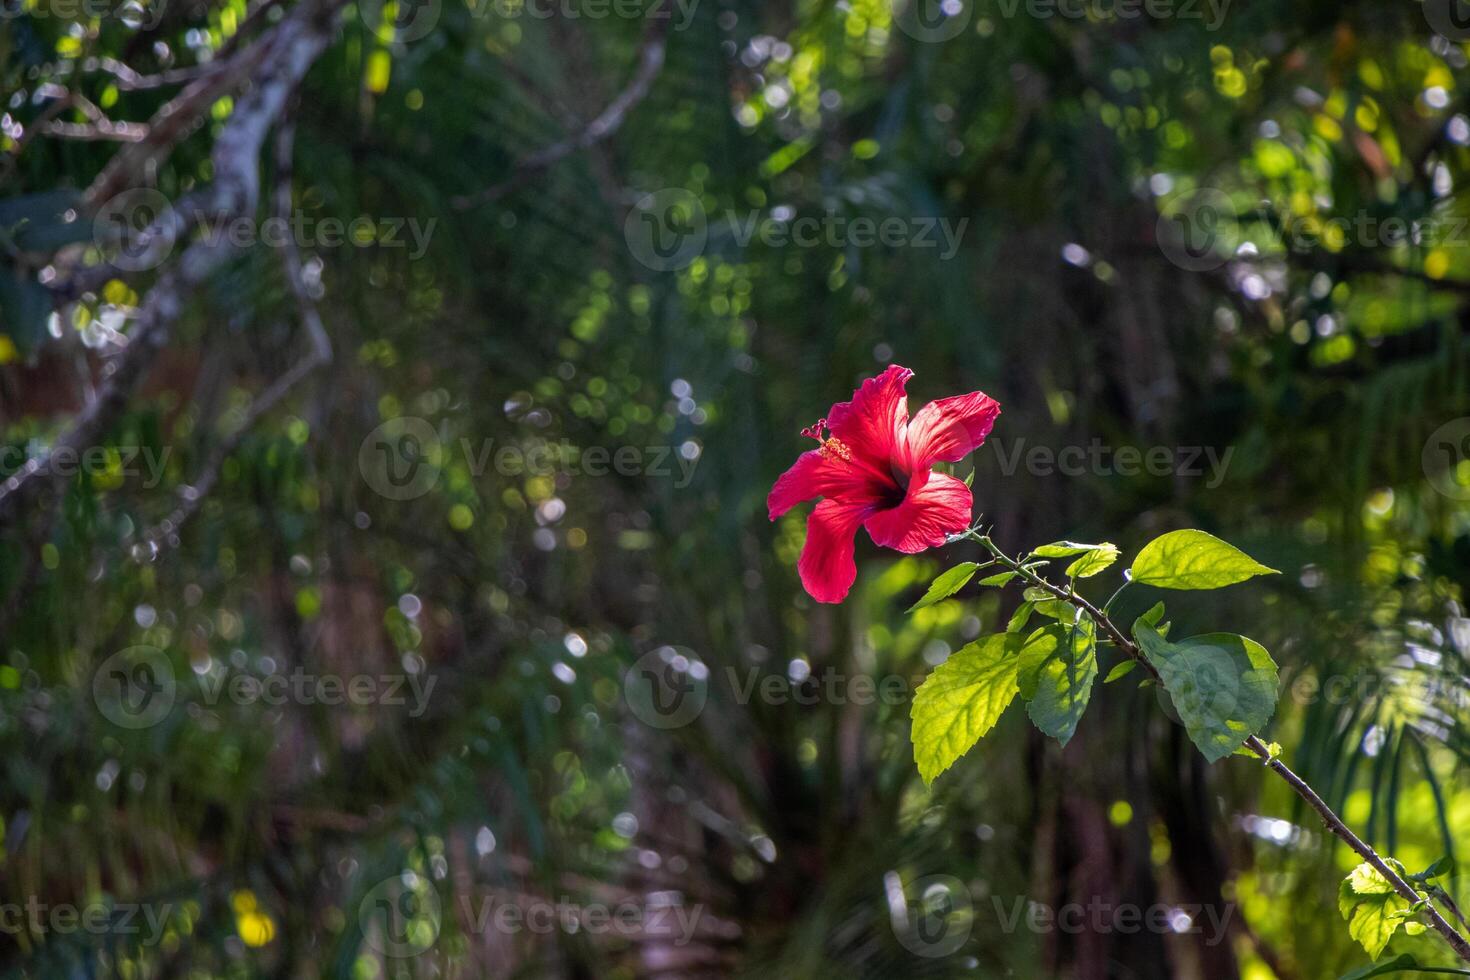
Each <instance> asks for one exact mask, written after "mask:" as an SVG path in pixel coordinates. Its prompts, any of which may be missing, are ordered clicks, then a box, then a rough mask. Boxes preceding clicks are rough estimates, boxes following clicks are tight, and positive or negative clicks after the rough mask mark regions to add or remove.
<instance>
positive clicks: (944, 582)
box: [909, 561, 980, 612]
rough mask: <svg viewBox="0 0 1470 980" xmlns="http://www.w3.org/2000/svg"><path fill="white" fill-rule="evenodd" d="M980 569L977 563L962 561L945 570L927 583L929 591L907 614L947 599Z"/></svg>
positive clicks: (910, 607)
mask: <svg viewBox="0 0 1470 980" xmlns="http://www.w3.org/2000/svg"><path fill="white" fill-rule="evenodd" d="M979 567H980V564H979V562H973V561H962V562H960V563H959V564H958V565H956V566H954V567H953V568H949V569H945V570H944V571H943V572H940V573H939V575H938V576H936V577H935V579H934V581H933V582H930V583H929V591H927V592H925V593H924V598H922V599H920V600H919V601H918V602H916V603H914V604H913V605H912V606H909V612H914V611H915V610H917V609H923V608H925V607H926V606H932V605H934V603H936V602H939V601H941V600H944V599H948V598H949V597H950V596H952V595H954V594H955V593H956V592H958V591H959V590H960V589H962V588H964V587H965V583H966V582H968V581H970V579H972V578H974V577H975V571H976V569H978V568H979Z"/></svg>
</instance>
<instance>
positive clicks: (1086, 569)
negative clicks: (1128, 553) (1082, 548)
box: [1067, 543, 1118, 578]
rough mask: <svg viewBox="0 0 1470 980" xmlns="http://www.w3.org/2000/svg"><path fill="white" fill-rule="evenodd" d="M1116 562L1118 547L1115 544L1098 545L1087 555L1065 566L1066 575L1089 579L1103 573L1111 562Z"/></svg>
mask: <svg viewBox="0 0 1470 980" xmlns="http://www.w3.org/2000/svg"><path fill="white" fill-rule="evenodd" d="M1117 560H1118V546H1117V545H1115V544H1107V543H1104V544H1100V545H1098V546H1097V547H1096V548H1093V549H1092V550H1091V551H1089V552H1087V554H1085V555H1083V556H1082V557H1081V558H1078V559H1077V560H1076V561H1074V562H1072V564H1070V565H1068V566H1067V574H1068V575H1070V576H1071V577H1072V578H1091V577H1092V576H1094V575H1096V574H1097V573H1098V572H1101V571H1103V570H1104V569H1106V568H1107V567H1108V566H1109V565H1111V564H1112V563H1113V562H1115V561H1117Z"/></svg>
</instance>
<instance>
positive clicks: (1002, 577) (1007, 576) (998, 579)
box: [975, 572, 1016, 585]
mask: <svg viewBox="0 0 1470 980" xmlns="http://www.w3.org/2000/svg"><path fill="white" fill-rule="evenodd" d="M1015 577H1016V573H1015V572H1001V573H1000V574H998V575H990V576H987V577H985V578H982V579H981V580H980V581H978V582H976V583H975V584H976V585H1005V584H1006V583H1007V582H1009V581H1010V580H1011V579H1013V578H1015Z"/></svg>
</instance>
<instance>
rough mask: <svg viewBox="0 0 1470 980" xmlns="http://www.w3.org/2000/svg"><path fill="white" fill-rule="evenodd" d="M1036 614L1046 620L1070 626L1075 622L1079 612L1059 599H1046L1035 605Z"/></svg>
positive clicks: (1068, 603)
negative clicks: (1053, 620)
mask: <svg viewBox="0 0 1470 980" xmlns="http://www.w3.org/2000/svg"><path fill="white" fill-rule="evenodd" d="M1036 612H1037V614H1038V615H1041V616H1045V617H1047V618H1048V619H1055V620H1056V621H1057V622H1059V623H1063V624H1065V625H1067V626H1070V625H1072V624H1073V623H1075V622H1076V621H1077V615H1078V613H1079V610H1078V609H1077V607H1076V606H1074V605H1072V604H1071V603H1070V602H1063V601H1062V600H1060V599H1047V600H1045V601H1044V602H1038V603H1036Z"/></svg>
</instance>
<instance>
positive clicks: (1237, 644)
mask: <svg viewBox="0 0 1470 980" xmlns="http://www.w3.org/2000/svg"><path fill="white" fill-rule="evenodd" d="M1133 638H1134V639H1135V640H1137V641H1138V645H1139V646H1140V647H1142V648H1143V653H1144V656H1146V657H1147V658H1148V661H1149V663H1151V664H1153V665H1154V668H1155V669H1156V670H1158V672H1159V677H1160V679H1161V681H1162V682H1163V685H1164V688H1165V689H1166V690H1167V691H1168V692H1169V697H1170V699H1171V700H1172V701H1173V702H1174V707H1175V709H1176V710H1177V711H1178V712H1179V717H1180V719H1181V720H1182V721H1183V722H1184V727H1185V729H1186V730H1187V731H1188V732H1189V738H1190V741H1192V742H1194V744H1195V745H1196V746H1197V747H1198V748H1199V750H1200V751H1201V752H1202V753H1204V756H1205V758H1206V759H1208V760H1209V761H1210V762H1215V761H1218V760H1220V759H1223V758H1225V756H1227V755H1230V754H1231V753H1232V752H1234V751H1235V750H1236V749H1237V748H1238V747H1239V746H1240V743H1242V742H1244V741H1245V740H1246V739H1247V738H1249V737H1250V736H1251V735H1253V734H1255V733H1256V732H1257V731H1259V730H1260V729H1262V728H1264V727H1265V725H1266V723H1267V722H1269V721H1270V720H1271V715H1272V714H1273V713H1275V710H1276V688H1277V684H1278V679H1277V675H1276V664H1275V662H1274V661H1272V659H1271V655H1270V654H1268V653H1267V652H1266V649H1265V647H1263V646H1261V645H1260V644H1259V643H1257V642H1255V641H1254V640H1251V639H1247V638H1246V637H1244V636H1236V635H1235V634H1233V633H1206V634H1204V635H1202V636H1191V637H1189V638H1188V639H1185V640H1181V641H1179V642H1178V643H1171V642H1169V641H1168V640H1166V639H1164V637H1163V636H1161V635H1160V634H1159V633H1158V632H1157V631H1156V630H1155V629H1154V628H1153V627H1151V626H1149V625H1148V624H1147V623H1144V622H1143V621H1142V619H1141V618H1140V620H1139V621H1138V622H1135V623H1134V624H1133Z"/></svg>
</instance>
